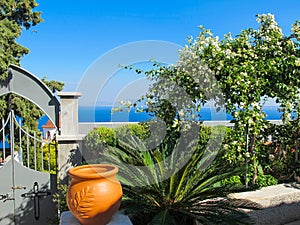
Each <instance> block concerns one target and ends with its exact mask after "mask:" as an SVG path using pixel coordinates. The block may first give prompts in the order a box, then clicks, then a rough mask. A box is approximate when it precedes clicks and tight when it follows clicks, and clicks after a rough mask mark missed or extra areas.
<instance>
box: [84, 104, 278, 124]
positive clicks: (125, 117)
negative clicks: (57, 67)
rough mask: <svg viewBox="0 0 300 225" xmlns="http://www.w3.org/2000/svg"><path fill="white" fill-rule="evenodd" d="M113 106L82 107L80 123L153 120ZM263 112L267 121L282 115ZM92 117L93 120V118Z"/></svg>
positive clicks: (213, 116)
mask: <svg viewBox="0 0 300 225" xmlns="http://www.w3.org/2000/svg"><path fill="white" fill-rule="evenodd" d="M111 110H112V107H111V106H97V107H80V108H79V115H78V117H79V118H78V119H79V122H143V121H147V120H149V119H150V118H151V116H150V115H148V114H147V113H145V112H142V113H141V112H136V111H135V109H134V108H132V109H131V110H130V112H126V111H123V112H113V113H111ZM263 111H264V112H265V113H266V114H267V118H266V119H267V120H280V117H281V114H282V113H280V112H278V110H277V107H274V106H265V107H264V108H263ZM91 115H92V118H91ZM231 119H232V117H231V116H230V115H228V114H225V113H224V112H216V111H215V110H214V109H213V108H208V107H203V108H201V112H200V120H203V121H211V120H231Z"/></svg>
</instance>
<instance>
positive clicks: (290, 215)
mask: <svg viewBox="0 0 300 225" xmlns="http://www.w3.org/2000/svg"><path fill="white" fill-rule="evenodd" d="M230 196H231V197H232V198H238V199H248V200H250V201H253V202H256V203H258V204H260V205H261V206H262V209H261V210H254V211H250V212H249V213H248V214H249V215H250V216H251V217H252V218H253V219H254V220H255V222H256V225H266V224H272V225H282V224H289V223H291V222H292V221H294V222H293V223H292V225H297V224H299V225H300V223H299V221H298V220H300V185H299V184H296V183H292V184H279V185H274V186H270V187H265V188H262V189H260V190H256V191H249V192H242V193H235V194H232V195H230ZM289 225H291V224H289Z"/></svg>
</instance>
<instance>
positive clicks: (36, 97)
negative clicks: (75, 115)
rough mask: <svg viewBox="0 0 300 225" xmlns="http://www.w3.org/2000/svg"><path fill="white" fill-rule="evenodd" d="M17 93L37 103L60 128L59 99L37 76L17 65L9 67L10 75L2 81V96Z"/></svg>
mask: <svg viewBox="0 0 300 225" xmlns="http://www.w3.org/2000/svg"><path fill="white" fill-rule="evenodd" d="M8 93H14V94H17V95H19V96H21V97H23V98H26V99H28V100H29V101H31V102H32V103H34V104H35V105H37V106H38V107H39V108H40V109H41V110H42V111H43V112H44V113H45V114H46V115H47V116H48V118H49V119H50V120H51V121H52V123H53V124H54V125H55V126H56V128H57V129H58V118H59V106H60V104H59V101H58V100H57V98H56V97H55V96H54V95H53V93H52V92H51V90H50V89H49V88H48V87H47V86H46V85H45V84H44V83H43V82H42V81H41V80H40V79H39V78H37V77H36V76H34V75H33V74H31V73H30V72H28V71H26V70H24V69H23V68H21V67H18V66H16V65H10V66H9V68H8V77H7V78H6V80H5V81H3V82H1V83H0V96H1V95H5V94H8Z"/></svg>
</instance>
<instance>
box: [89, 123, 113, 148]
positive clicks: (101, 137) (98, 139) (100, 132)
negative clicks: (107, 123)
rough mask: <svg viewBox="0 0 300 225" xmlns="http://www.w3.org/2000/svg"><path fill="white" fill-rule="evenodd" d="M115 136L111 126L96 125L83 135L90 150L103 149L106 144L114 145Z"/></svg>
mask: <svg viewBox="0 0 300 225" xmlns="http://www.w3.org/2000/svg"><path fill="white" fill-rule="evenodd" d="M116 144H117V136H116V132H115V131H114V129H112V128H108V127H98V128H94V129H93V130H91V131H90V132H89V133H88V134H87V135H86V137H85V145H86V147H87V148H88V149H90V150H92V151H99V152H101V151H103V149H104V147H106V146H116Z"/></svg>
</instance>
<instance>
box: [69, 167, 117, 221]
mask: <svg viewBox="0 0 300 225" xmlns="http://www.w3.org/2000/svg"><path fill="white" fill-rule="evenodd" d="M117 172H118V168H117V167H115V166H113V165H108V164H94V165H84V166H78V167H74V168H72V169H70V170H69V176H70V177H71V183H70V185H69V188H68V192H67V204H68V207H69V209H70V211H71V213H72V214H73V215H74V216H75V217H76V218H77V219H78V220H79V222H80V223H81V224H82V225H105V224H107V223H109V221H110V220H111V218H112V216H113V215H114V213H115V212H116V211H118V209H119V207H120V204H121V198H122V187H121V184H120V182H119V181H118V180H117V178H116V174H117Z"/></svg>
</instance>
